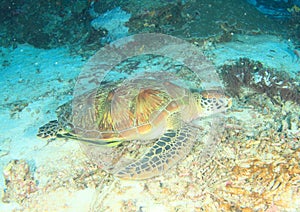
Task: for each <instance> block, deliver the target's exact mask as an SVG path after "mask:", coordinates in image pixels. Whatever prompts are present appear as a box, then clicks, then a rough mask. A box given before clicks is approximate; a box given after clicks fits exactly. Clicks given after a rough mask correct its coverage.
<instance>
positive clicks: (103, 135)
mask: <svg viewBox="0 0 300 212" xmlns="http://www.w3.org/2000/svg"><path fill="white" fill-rule="evenodd" d="M231 103H232V100H231V98H230V97H228V96H226V95H224V94H223V93H222V92H220V91H218V90H207V91H201V92H200V91H191V90H190V89H187V88H185V87H183V86H180V85H178V84H176V83H175V82H171V81H167V80H161V81H160V80H154V79H136V80H131V81H130V82H128V83H123V84H120V83H110V84H106V85H105V86H101V88H98V89H94V90H91V91H90V92H88V93H86V94H83V95H80V96H77V97H75V98H74V99H73V100H72V101H70V102H67V103H65V104H64V105H62V106H60V107H59V108H58V109H57V111H56V112H57V117H58V120H55V121H50V122H49V123H48V124H46V125H44V126H42V127H40V129H39V132H38V136H39V137H42V138H49V137H64V138H72V139H75V140H79V141H82V143H86V144H87V145H91V146H92V147H91V148H90V149H93V151H94V150H95V149H97V148H100V149H101V150H102V151H100V153H99V154H98V153H96V154H98V156H99V158H101V159H100V161H102V160H103V161H105V163H106V164H108V165H105V168H107V167H108V166H114V164H115V163H116V162H115V161H118V160H119V159H120V157H121V156H122V155H121V154H120V155H118V156H112V155H113V153H114V151H115V149H116V147H118V146H120V145H122V144H123V143H124V142H128V141H129V142H134V141H139V142H141V144H143V143H149V142H153V145H152V147H149V149H148V150H147V151H146V152H145V153H144V154H143V155H142V156H141V157H140V158H138V159H136V160H134V161H130V162H129V163H128V162H127V163H121V165H120V164H119V165H118V168H117V169H111V170H114V171H113V174H114V175H115V176H116V177H118V178H122V179H146V178H151V177H154V176H157V175H159V174H161V173H164V172H165V171H166V170H168V169H169V168H170V167H172V166H173V165H175V164H176V163H177V162H178V161H179V160H180V159H182V158H183V157H184V156H186V155H187V154H188V153H189V152H190V150H191V149H192V147H193V144H194V143H195V141H196V140H197V133H198V132H199V128H197V127H195V126H194V125H193V124H191V123H192V121H193V120H195V119H197V118H199V117H205V116H209V115H211V114H214V113H218V112H223V111H225V110H227V109H228V108H230V107H231ZM108 155H110V157H112V158H110V159H109V160H111V161H110V162H107V161H108V160H107V158H106V157H107V156H108ZM98 156H97V155H96V156H95V155H94V158H95V157H98ZM114 160H115V161H114Z"/></svg>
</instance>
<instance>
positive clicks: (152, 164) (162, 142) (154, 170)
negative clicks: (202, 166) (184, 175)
mask: <svg viewBox="0 0 300 212" xmlns="http://www.w3.org/2000/svg"><path fill="white" fill-rule="evenodd" d="M196 136H197V132H196V128H193V127H189V126H187V125H186V126H184V127H182V128H181V129H179V130H168V131H167V132H166V133H165V134H164V135H163V136H162V137H160V138H159V139H158V140H157V141H156V142H155V144H154V145H153V147H152V148H151V149H150V150H149V151H148V152H147V153H146V154H145V155H143V156H142V157H141V158H140V159H139V160H137V161H135V162H134V163H131V164H129V165H128V166H126V167H125V168H123V169H120V170H119V171H118V172H117V173H116V174H115V176H116V177H119V178H121V179H134V180H137V179H147V178H151V177H154V176H157V175H160V174H162V173H164V172H166V170H168V169H170V168H171V167H172V166H174V165H175V164H176V163H177V162H178V161H179V160H180V159H182V158H183V157H184V156H186V155H187V154H188V153H189V152H190V151H191V149H192V147H193V145H194V143H195V139H196Z"/></svg>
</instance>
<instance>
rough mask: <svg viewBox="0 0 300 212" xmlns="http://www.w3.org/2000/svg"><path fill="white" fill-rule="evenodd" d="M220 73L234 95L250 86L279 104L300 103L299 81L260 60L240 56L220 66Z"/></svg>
mask: <svg viewBox="0 0 300 212" xmlns="http://www.w3.org/2000/svg"><path fill="white" fill-rule="evenodd" d="M219 75H220V77H221V78H222V80H223V81H224V84H225V85H226V89H227V91H228V92H229V93H230V94H231V95H233V96H239V95H240V93H241V92H242V89H243V88H250V89H253V90H254V91H255V92H257V93H265V94H266V95H267V96H268V97H270V98H271V99H272V101H273V102H274V103H277V104H280V101H289V100H290V101H293V102H295V103H297V104H300V96H299V93H300V88H299V82H297V80H295V79H293V78H292V77H290V76H289V74H288V73H286V72H282V71H281V72H279V71H276V70H275V69H269V68H265V67H264V66H263V64H262V63H261V62H259V61H252V60H250V59H248V58H240V59H239V60H238V61H236V62H235V63H233V64H230V65H227V64H225V65H223V66H222V67H221V68H219Z"/></svg>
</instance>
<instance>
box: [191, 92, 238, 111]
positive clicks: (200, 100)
mask: <svg viewBox="0 0 300 212" xmlns="http://www.w3.org/2000/svg"><path fill="white" fill-rule="evenodd" d="M195 95H196V99H197V104H198V105H197V106H198V108H199V110H198V111H199V116H209V115H211V114H214V113H219V112H224V111H226V110H227V109H229V108H230V107H231V105H232V99H231V98H230V97H229V96H227V95H225V94H224V93H223V92H222V91H218V90H207V91H202V92H200V93H197V94H195Z"/></svg>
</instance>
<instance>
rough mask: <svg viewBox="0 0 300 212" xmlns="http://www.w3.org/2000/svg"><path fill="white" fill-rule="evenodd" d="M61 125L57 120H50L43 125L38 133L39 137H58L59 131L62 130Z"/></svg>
mask: <svg viewBox="0 0 300 212" xmlns="http://www.w3.org/2000/svg"><path fill="white" fill-rule="evenodd" d="M61 129H62V128H61V126H60V124H59V122H58V121H57V120H53V121H50V122H48V123H47V124H45V125H43V126H41V127H40V128H39V131H38V133H37V136H38V137H41V138H56V137H57V133H58V132H59V131H60V130H61Z"/></svg>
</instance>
